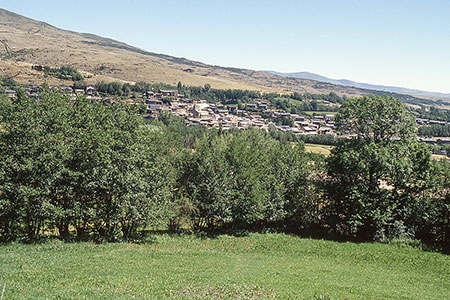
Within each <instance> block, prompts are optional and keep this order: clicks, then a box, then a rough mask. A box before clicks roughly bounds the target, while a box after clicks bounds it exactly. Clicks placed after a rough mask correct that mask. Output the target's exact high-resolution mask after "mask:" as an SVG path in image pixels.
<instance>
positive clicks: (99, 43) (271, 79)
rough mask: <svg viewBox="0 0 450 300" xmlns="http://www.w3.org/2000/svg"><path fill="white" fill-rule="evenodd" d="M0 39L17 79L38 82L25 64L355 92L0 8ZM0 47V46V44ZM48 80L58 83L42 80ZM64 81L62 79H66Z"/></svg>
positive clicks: (108, 75) (114, 75)
mask: <svg viewBox="0 0 450 300" xmlns="http://www.w3.org/2000/svg"><path fill="white" fill-rule="evenodd" d="M0 39H1V40H3V41H6V42H7V44H8V46H9V47H10V48H11V51H10V54H9V55H8V53H7V52H6V49H4V48H2V49H1V50H0V54H1V55H2V59H1V60H0V68H1V69H2V70H1V71H0V72H2V73H3V75H5V74H6V75H8V76H13V77H14V79H15V80H16V81H18V82H21V83H42V82H43V81H44V77H43V74H42V73H41V72H37V71H33V70H31V65H33V64H39V65H46V66H51V67H57V66H63V65H69V66H73V67H75V68H77V69H78V70H80V71H81V72H82V73H83V72H84V75H85V77H87V80H86V81H88V82H92V83H95V82H97V81H100V80H105V81H112V80H122V81H131V82H138V81H146V82H164V83H168V84H176V83H177V82H178V81H181V82H183V83H184V84H187V85H197V86H199V85H204V84H206V83H209V84H211V86H212V87H215V88H231V89H251V90H259V91H264V92H272V91H277V92H287V91H297V92H311V93H329V92H331V91H334V92H336V93H338V94H341V95H342V94H346V95H350V96H358V95H361V94H363V93H364V92H363V91H362V90H360V89H357V88H351V87H344V86H338V85H333V84H328V83H321V82H317V81H313V80H305V79H294V78H285V77H281V76H276V75H271V74H266V73H264V72H258V71H252V70H245V69H237V68H224V67H219V66H211V65H206V64H203V63H200V62H194V61H191V60H187V59H184V58H176V57H172V56H167V55H162V54H155V53H151V52H147V51H143V50H141V49H138V48H135V47H132V46H129V45H127V44H125V43H121V42H117V41H114V40H111V39H107V38H102V37H99V36H95V35H92V34H81V33H76V32H72V31H67V30H62V29H58V28H56V27H54V26H51V25H49V24H46V23H43V22H39V21H35V20H32V19H29V18H26V17H23V16H20V15H17V14H15V13H12V12H9V11H7V10H3V9H0ZM0 46H2V45H0ZM46 81H47V82H48V83H49V84H63V83H64V82H63V81H60V80H57V79H48V78H47V79H46ZM66 83H67V82H66Z"/></svg>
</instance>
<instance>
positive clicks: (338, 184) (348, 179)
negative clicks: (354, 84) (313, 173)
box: [325, 96, 430, 239]
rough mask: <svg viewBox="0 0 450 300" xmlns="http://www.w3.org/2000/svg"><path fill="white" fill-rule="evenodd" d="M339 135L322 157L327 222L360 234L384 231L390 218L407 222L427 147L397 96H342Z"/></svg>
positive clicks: (422, 186) (423, 180) (420, 187)
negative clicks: (325, 157) (344, 136)
mask: <svg viewBox="0 0 450 300" xmlns="http://www.w3.org/2000/svg"><path fill="white" fill-rule="evenodd" d="M337 130H338V132H340V133H341V134H347V135H350V136H351V137H352V138H350V139H343V140H341V142H340V143H339V145H338V146H337V147H335V148H334V149H333V151H332V153H331V155H330V157H329V158H328V160H327V166H328V178H327V182H326V185H325V189H326V194H327V197H328V199H329V205H328V207H327V209H328V216H329V219H328V221H329V223H330V225H331V226H332V227H333V228H334V229H335V230H336V231H338V232H340V233H343V234H346V235H351V236H356V237H358V238H360V239H373V238H374V237H375V235H376V234H381V233H383V234H384V233H389V230H391V229H392V228H391V227H392V226H391V225H392V224H393V223H394V221H400V222H403V223H408V222H409V224H410V225H412V224H411V223H412V222H411V219H413V217H414V210H415V208H417V205H418V203H416V201H420V199H421V198H420V195H421V192H422V191H424V190H426V189H427V183H428V182H429V181H428V175H429V170H430V151H429V150H428V148H427V147H426V146H425V145H424V144H420V143H418V142H417V140H416V139H415V126H414V122H413V119H412V116H410V115H409V114H408V112H407V110H406V109H405V107H404V106H403V104H402V103H401V102H400V100H399V99H395V98H391V97H386V96H364V97H362V98H355V99H349V100H347V101H345V102H344V103H343V104H342V106H341V108H340V110H339V113H338V115H337Z"/></svg>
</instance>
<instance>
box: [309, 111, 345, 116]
mask: <svg viewBox="0 0 450 300" xmlns="http://www.w3.org/2000/svg"><path fill="white" fill-rule="evenodd" d="M303 113H305V114H307V115H308V116H313V115H314V116H325V115H333V116H335V115H336V114H337V111H304V112H303Z"/></svg>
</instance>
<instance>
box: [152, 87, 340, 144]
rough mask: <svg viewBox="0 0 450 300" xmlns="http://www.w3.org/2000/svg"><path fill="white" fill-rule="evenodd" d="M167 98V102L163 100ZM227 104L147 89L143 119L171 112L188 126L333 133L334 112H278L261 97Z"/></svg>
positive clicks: (176, 92)
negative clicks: (301, 113) (318, 114)
mask: <svg viewBox="0 0 450 300" xmlns="http://www.w3.org/2000/svg"><path fill="white" fill-rule="evenodd" d="M164 99H170V100H169V101H167V100H166V101H163V100H164ZM229 102H230V103H227V104H220V103H218V104H217V103H216V104H214V103H207V102H206V101H202V100H200V101H198V100H197V101H196V100H192V99H189V98H186V97H185V96H184V95H182V94H179V93H178V91H177V90H160V91H159V92H157V93H154V92H147V93H146V99H145V100H144V103H145V105H146V106H147V114H146V115H145V117H146V118H152V119H155V118H157V117H158V115H159V114H160V113H161V112H170V113H173V114H174V115H177V116H180V117H183V118H184V119H185V121H186V125H188V126H205V127H214V128H217V129H219V128H221V129H222V130H228V129H230V128H237V129H247V128H249V127H257V128H261V129H265V130H268V129H269V127H270V126H274V127H275V128H276V129H278V130H280V131H282V132H292V133H294V134H309V135H315V134H328V135H334V134H335V130H334V128H335V123H334V115H332V114H329V115H325V116H322V115H321V116H314V117H312V118H311V119H309V118H307V117H305V116H300V115H297V114H290V113H288V112H284V111H277V110H274V109H272V108H271V107H270V104H269V103H268V102H267V101H265V100H264V99H257V100H256V101H255V102H256V103H246V104H244V107H241V108H239V106H238V105H237V103H235V102H233V101H229ZM277 118H278V119H279V120H282V119H283V118H285V120H289V118H290V119H291V120H292V121H290V122H289V121H287V122H288V123H291V125H282V124H280V122H278V123H279V124H277V123H276V122H275V120H276V119H277Z"/></svg>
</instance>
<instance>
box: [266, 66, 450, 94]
mask: <svg viewBox="0 0 450 300" xmlns="http://www.w3.org/2000/svg"><path fill="white" fill-rule="evenodd" d="M263 72H266V73H268V74H273V75H278V76H283V77H291V78H301V79H309V80H317V81H321V82H327V83H332V84H338V85H343V86H349V87H356V88H361V89H369V90H377V91H385V92H391V93H398V94H406V95H412V96H417V97H430V98H443V99H450V94H445V93H438V92H428V91H421V90H414V89H408V88H402V87H396V86H385V85H376V84H369V83H360V82H356V81H351V80H347V79H331V78H328V77H325V76H321V75H318V74H314V73H310V72H296V73H280V72H275V71H263Z"/></svg>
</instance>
